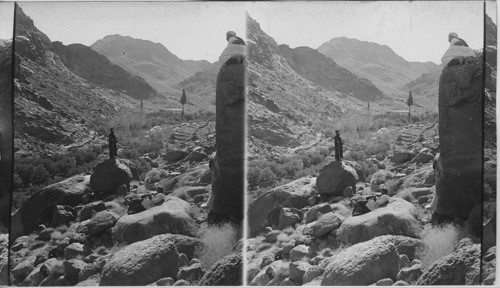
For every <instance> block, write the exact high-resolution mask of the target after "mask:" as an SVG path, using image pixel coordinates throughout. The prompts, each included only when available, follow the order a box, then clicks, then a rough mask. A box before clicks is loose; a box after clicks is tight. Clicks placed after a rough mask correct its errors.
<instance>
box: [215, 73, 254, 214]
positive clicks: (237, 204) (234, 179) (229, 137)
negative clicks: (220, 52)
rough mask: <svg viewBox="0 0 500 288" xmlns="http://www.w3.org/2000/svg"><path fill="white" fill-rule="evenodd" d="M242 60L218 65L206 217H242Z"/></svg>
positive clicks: (243, 83) (243, 107)
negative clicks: (213, 151)
mask: <svg viewBox="0 0 500 288" xmlns="http://www.w3.org/2000/svg"><path fill="white" fill-rule="evenodd" d="M245 71H246V65H245V64H231V65H224V66H223V67H221V69H220V71H219V74H218V75H217V86H216V92H215V143H216V145H217V153H216V156H215V158H214V161H213V162H212V167H211V168H212V198H213V202H212V205H211V207H210V213H211V214H210V217H212V216H215V217H216V218H218V219H221V220H230V221H233V222H236V223H239V222H241V221H243V214H244V206H243V199H244V193H243V192H244V190H245V183H244V182H245V181H244V166H245V165H244V162H245V161H244V159H245Z"/></svg>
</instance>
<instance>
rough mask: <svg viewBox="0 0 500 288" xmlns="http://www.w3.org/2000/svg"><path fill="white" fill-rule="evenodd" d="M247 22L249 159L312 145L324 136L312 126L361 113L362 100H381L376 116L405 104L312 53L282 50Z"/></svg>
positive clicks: (303, 49)
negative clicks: (387, 97) (393, 99)
mask: <svg viewBox="0 0 500 288" xmlns="http://www.w3.org/2000/svg"><path fill="white" fill-rule="evenodd" d="M247 23H248V24H247V31H248V33H247V35H248V36H247V37H248V38H249V39H250V40H251V41H249V57H248V59H249V63H248V69H247V71H248V72H247V73H248V89H249V92H248V99H249V101H248V102H247V118H248V121H249V122H248V123H249V126H248V127H249V130H248V131H249V150H250V154H251V155H260V156H264V155H267V154H269V155H271V154H273V153H274V152H276V153H278V154H279V153H283V152H284V150H286V149H288V148H291V147H297V146H300V145H309V144H311V143H312V142H313V141H315V140H317V138H318V137H321V136H318V135H317V134H316V133H317V131H313V129H312V127H311V126H312V125H314V124H315V123H321V122H323V121H325V120H328V119H330V120H332V119H340V118H342V117H344V116H345V115H347V114H351V115H352V114H359V113H360V112H361V111H362V110H363V109H366V105H367V103H366V102H365V101H362V100H360V99H363V100H366V99H378V100H377V102H374V103H372V105H371V109H372V111H374V112H376V111H379V112H380V111H383V110H387V107H399V108H400V109H402V108H403V107H404V106H403V105H406V104H404V103H402V102H401V103H395V102H394V101H392V99H386V98H385V97H383V96H382V93H381V92H380V91H379V90H378V89H377V88H376V87H374V85H373V84H371V83H370V82H369V81H368V80H366V79H362V78H359V77H356V76H355V75H353V74H352V73H350V72H349V71H348V70H346V69H344V68H342V67H340V66H339V65H337V64H336V63H335V62H334V61H330V60H328V59H326V58H325V57H324V56H322V55H321V54H320V53H317V52H315V51H314V50H313V49H310V48H307V47H300V48H295V49H291V48H289V47H287V46H284V45H282V46H278V44H277V43H276V41H275V40H274V39H273V38H272V37H271V36H270V35H268V34H266V33H265V32H264V31H262V29H261V28H260V25H259V23H257V21H255V20H254V19H252V18H251V17H248V22H247ZM330 81H331V83H329V82H330ZM398 105H400V106H398ZM271 151H274V152H271ZM280 151H281V152H280ZM268 152H269V153H268ZM269 155H267V156H269Z"/></svg>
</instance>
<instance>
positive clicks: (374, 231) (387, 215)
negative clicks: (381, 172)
mask: <svg viewBox="0 0 500 288" xmlns="http://www.w3.org/2000/svg"><path fill="white" fill-rule="evenodd" d="M418 232H419V223H418V220H417V211H416V209H415V207H414V206H413V204H411V203H410V202H407V201H405V200H403V199H400V198H392V199H391V200H390V202H389V204H388V205H387V206H386V207H382V208H379V209H376V210H373V211H371V212H368V213H366V214H363V215H358V216H352V217H349V218H347V219H346V220H345V221H344V222H343V223H342V225H341V226H340V228H339V229H338V230H337V236H338V238H339V239H340V240H341V241H342V242H344V243H351V244H355V243H358V242H363V241H367V240H370V239H372V238H375V237H377V236H382V235H403V236H410V237H417V236H418Z"/></svg>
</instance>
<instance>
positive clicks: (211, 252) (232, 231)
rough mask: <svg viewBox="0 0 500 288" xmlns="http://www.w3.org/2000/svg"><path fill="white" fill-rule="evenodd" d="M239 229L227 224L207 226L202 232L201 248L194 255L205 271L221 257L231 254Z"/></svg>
mask: <svg viewBox="0 0 500 288" xmlns="http://www.w3.org/2000/svg"><path fill="white" fill-rule="evenodd" d="M238 231H239V228H237V227H236V226H233V225H231V224H229V223H226V224H223V225H215V226H209V227H207V228H205V229H204V230H203V231H202V235H201V238H200V240H201V242H203V244H204V245H203V246H204V247H203V248H201V250H197V251H196V252H195V255H196V256H197V258H198V259H199V260H200V262H201V264H202V266H203V267H205V268H206V269H208V268H210V267H212V265H213V264H214V263H215V262H217V261H218V260H220V259H222V258H223V257H225V256H227V255H229V254H231V253H233V252H234V251H233V246H234V245H235V244H236V242H237V241H238V234H239V233H238Z"/></svg>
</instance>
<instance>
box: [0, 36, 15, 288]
mask: <svg viewBox="0 0 500 288" xmlns="http://www.w3.org/2000/svg"><path fill="white" fill-rule="evenodd" d="M0 70H1V71H2V73H0V211H1V212H0V227H3V226H4V227H8V226H9V224H10V219H9V216H10V213H9V211H10V207H9V206H10V190H11V185H12V177H11V175H12V157H13V152H14V151H13V150H14V147H12V137H13V136H14V135H13V134H12V42H7V43H6V45H5V47H0ZM0 233H3V232H2V231H0ZM0 271H3V270H2V269H0ZM0 278H1V275H0ZM0 284H6V283H3V282H2V281H1V280H0Z"/></svg>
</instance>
